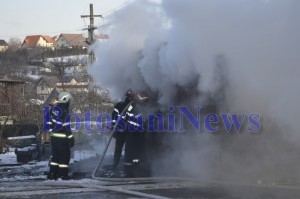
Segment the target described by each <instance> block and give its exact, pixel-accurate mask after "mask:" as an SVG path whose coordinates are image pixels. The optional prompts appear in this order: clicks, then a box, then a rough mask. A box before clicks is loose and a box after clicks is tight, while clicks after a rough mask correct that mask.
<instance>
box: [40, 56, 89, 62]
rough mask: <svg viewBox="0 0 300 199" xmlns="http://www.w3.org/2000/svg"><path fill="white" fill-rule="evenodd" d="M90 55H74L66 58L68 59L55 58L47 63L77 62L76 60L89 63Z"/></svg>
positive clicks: (48, 59)
mask: <svg viewBox="0 0 300 199" xmlns="http://www.w3.org/2000/svg"><path fill="white" fill-rule="evenodd" d="M87 59H88V55H73V56H66V57H55V58H47V59H46V61H47V62H53V61H62V62H68V61H76V60H84V61H87Z"/></svg>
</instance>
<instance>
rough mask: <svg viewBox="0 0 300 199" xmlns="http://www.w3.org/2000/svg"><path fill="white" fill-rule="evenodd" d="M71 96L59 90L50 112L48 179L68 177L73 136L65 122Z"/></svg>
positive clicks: (65, 178)
mask: <svg viewBox="0 0 300 199" xmlns="http://www.w3.org/2000/svg"><path fill="white" fill-rule="evenodd" d="M71 98H72V96H71V94H70V93H68V92H61V93H60V94H59V95H58V101H57V103H56V104H55V106H54V107H53V111H51V113H50V130H49V131H50V137H51V148H52V158H51V161H50V172H49V174H48V176H47V178H48V179H55V180H56V179H57V178H61V179H63V180H67V179H69V176H68V167H69V162H70V147H73V146H74V137H73V135H72V132H71V130H70V123H67V122H66V118H67V116H68V114H69V105H70V100H71Z"/></svg>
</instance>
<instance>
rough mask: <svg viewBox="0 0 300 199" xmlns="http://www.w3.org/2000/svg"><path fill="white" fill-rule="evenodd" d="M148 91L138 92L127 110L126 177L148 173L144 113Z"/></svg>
mask: <svg viewBox="0 0 300 199" xmlns="http://www.w3.org/2000/svg"><path fill="white" fill-rule="evenodd" d="M148 98H149V96H148V93H147V92H145V91H142V92H139V93H137V95H136V96H135V98H134V101H133V102H132V103H131V104H130V106H128V108H127V110H126V121H127V132H126V144H125V158H124V171H125V175H126V177H137V176H139V177H142V176H144V175H147V174H146V173H147V172H146V171H145V170H144V167H143V165H144V163H145V162H146V157H145V129H146V128H145V117H144V118H143V117H142V115H144V116H145V114H143V112H144V111H145V107H146V104H147V102H148Z"/></svg>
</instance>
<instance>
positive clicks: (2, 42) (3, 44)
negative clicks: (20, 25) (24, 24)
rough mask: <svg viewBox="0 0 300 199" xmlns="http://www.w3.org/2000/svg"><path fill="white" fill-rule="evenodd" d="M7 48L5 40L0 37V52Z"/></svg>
mask: <svg viewBox="0 0 300 199" xmlns="http://www.w3.org/2000/svg"><path fill="white" fill-rule="evenodd" d="M7 48H8V44H7V43H6V41H5V40H3V39H0V52H4V51H6V50H7Z"/></svg>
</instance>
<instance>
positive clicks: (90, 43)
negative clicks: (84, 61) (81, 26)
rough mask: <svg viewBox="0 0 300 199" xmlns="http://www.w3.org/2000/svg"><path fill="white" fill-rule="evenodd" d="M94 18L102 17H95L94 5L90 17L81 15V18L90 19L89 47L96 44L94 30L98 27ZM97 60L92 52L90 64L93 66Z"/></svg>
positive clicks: (91, 6) (91, 7)
mask: <svg viewBox="0 0 300 199" xmlns="http://www.w3.org/2000/svg"><path fill="white" fill-rule="evenodd" d="M94 17H102V15H94V9H93V4H90V14H89V15H81V18H90V25H89V26H88V28H87V30H88V39H87V44H88V45H89V46H91V45H93V43H94V42H95V39H94V30H95V29H97V27H96V26H95V25H94ZM94 60H95V55H94V53H93V52H92V51H91V52H90V54H89V62H90V64H92V63H93V62H94Z"/></svg>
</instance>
